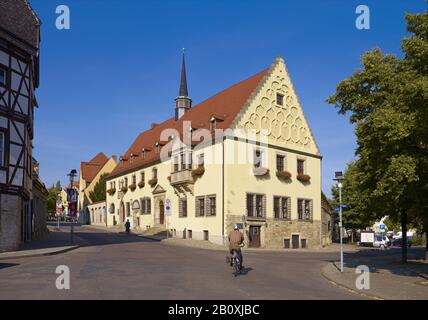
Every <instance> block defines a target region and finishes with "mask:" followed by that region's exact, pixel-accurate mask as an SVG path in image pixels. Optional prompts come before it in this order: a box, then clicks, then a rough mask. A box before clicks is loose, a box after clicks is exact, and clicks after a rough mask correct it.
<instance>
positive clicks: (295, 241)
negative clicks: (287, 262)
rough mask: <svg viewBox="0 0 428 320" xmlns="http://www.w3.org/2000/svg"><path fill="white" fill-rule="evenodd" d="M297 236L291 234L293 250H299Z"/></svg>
mask: <svg viewBox="0 0 428 320" xmlns="http://www.w3.org/2000/svg"><path fill="white" fill-rule="evenodd" d="M299 238H300V237H299V235H298V234H293V235H292V236H291V244H292V246H293V249H299V247H300V245H299Z"/></svg>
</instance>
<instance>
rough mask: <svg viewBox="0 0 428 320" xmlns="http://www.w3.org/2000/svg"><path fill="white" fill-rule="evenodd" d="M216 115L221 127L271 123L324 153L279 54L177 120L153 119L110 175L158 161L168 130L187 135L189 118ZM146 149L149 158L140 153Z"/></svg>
mask: <svg viewBox="0 0 428 320" xmlns="http://www.w3.org/2000/svg"><path fill="white" fill-rule="evenodd" d="M278 68H282V69H283V70H284V71H285V72H283V75H282V76H281V77H279V76H277V77H273V75H274V74H276V73H277V71H278V70H277V69H278ZM276 92H279V93H281V94H282V95H284V106H277V105H276V103H275V102H276ZM260 95H262V97H261V98H260ZM257 99H260V104H259V105H257V107H256V109H255V110H252V109H251V108H249V106H250V105H252V104H254V101H258V100H257ZM212 118H215V119H216V120H217V124H216V128H217V129H228V128H232V129H236V128H240V127H243V128H245V129H253V130H255V131H256V132H257V133H260V130H262V129H266V130H267V133H268V135H269V136H270V137H271V138H274V139H276V140H278V141H281V142H284V143H288V144H292V145H294V146H302V147H305V148H307V149H308V151H311V150H309V149H312V150H315V152H316V153H317V154H319V151H318V148H317V146H316V144H315V141H314V138H313V135H312V134H311V131H310V129H309V126H308V124H307V122H306V119H305V117H304V114H303V110H302V108H301V106H300V104H299V102H298V99H297V96H296V94H295V92H294V89H293V87H292V84H291V80H290V78H289V76H288V72H287V71H286V69H285V65H284V62H283V60H282V58H278V59H276V61H275V63H274V64H273V65H272V66H271V67H270V68H268V69H265V70H263V71H261V72H259V73H258V74H256V75H254V76H252V77H250V78H248V79H246V80H244V81H241V82H239V83H237V84H235V85H232V86H231V87H229V88H227V89H225V90H223V91H221V92H219V93H218V94H216V95H214V96H212V97H211V98H209V99H207V100H205V101H203V102H201V103H200V104H198V105H196V106H195V107H193V108H191V109H189V110H188V111H186V112H185V113H184V115H183V116H182V117H181V118H179V119H177V120H176V118H175V117H173V118H170V119H168V120H166V121H165V122H163V123H161V124H153V125H152V127H151V129H150V130H147V131H144V132H142V133H141V134H140V135H139V136H138V137H137V139H136V140H135V141H134V143H133V144H132V145H131V147H130V148H129V149H128V150H127V151H126V153H125V154H124V155H123V156H122V157H121V159H122V161H121V162H120V163H119V164H118V165H117V166H116V168H115V169H114V170H113V171H112V173H111V174H110V178H114V177H117V176H120V175H121V174H124V173H128V172H132V171H133V170H136V169H138V168H141V167H143V166H147V165H150V164H151V163H155V162H156V161H159V159H160V153H157V152H156V151H155V145H156V143H161V141H159V140H160V136H161V132H162V131H163V130H165V129H175V130H176V131H177V132H178V133H179V134H180V137H181V138H182V137H183V122H184V121H190V122H191V126H192V128H193V129H201V128H204V129H208V130H209V129H210V120H211V119H212ZM193 142H194V143H195V144H198V143H200V141H199V140H198V141H192V144H193ZM166 143H167V141H163V142H162V145H164V144H166ZM143 149H144V153H145V154H144V158H143V157H142V156H141V153H142V151H143ZM168 151H170V150H168ZM131 158H132V161H131Z"/></svg>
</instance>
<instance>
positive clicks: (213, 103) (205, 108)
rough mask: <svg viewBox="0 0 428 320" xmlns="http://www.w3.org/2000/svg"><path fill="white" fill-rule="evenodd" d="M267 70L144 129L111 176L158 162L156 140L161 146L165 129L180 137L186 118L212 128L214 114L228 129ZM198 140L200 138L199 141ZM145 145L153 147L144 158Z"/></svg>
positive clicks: (223, 127) (158, 154)
mask: <svg viewBox="0 0 428 320" xmlns="http://www.w3.org/2000/svg"><path fill="white" fill-rule="evenodd" d="M267 73H268V69H265V70H263V71H261V72H259V73H258V74H256V75H254V76H252V77H250V78H248V79H246V80H244V81H241V82H239V83H237V84H235V85H233V86H231V87H229V88H227V89H225V90H223V91H221V92H219V93H217V94H216V95H214V96H212V97H211V98H209V99H207V100H205V101H203V102H201V103H199V104H198V105H196V106H194V107H192V108H191V109H190V110H188V111H187V112H186V113H185V114H184V115H183V116H182V117H181V118H180V119H179V120H177V121H176V120H175V118H174V117H173V118H170V119H168V120H166V121H164V122H162V123H160V124H156V125H154V126H153V125H152V127H151V129H150V130H147V131H143V132H142V133H141V134H140V135H139V136H138V137H137V139H135V141H134V143H133V144H132V145H131V147H130V148H129V149H128V150H127V151H126V152H125V153H124V154H123V156H122V158H123V159H124V161H121V162H120V163H119V164H118V165H117V166H116V167H115V169H114V170H113V171H112V172H111V174H110V177H114V176H117V175H120V174H121V173H124V172H128V171H132V170H133V169H137V168H141V167H144V166H145V165H148V164H150V163H153V162H156V161H158V160H159V157H160V153H156V152H155V148H154V146H155V144H156V142H158V143H159V144H161V145H162V142H161V141H160V135H161V132H162V131H163V130H165V129H175V130H177V131H178V132H179V133H180V136H182V134H183V132H182V131H183V122H184V121H191V126H192V128H195V129H196V128H197V129H201V128H205V129H209V128H210V119H211V117H214V118H215V119H217V120H218V122H217V124H216V128H218V129H227V128H229V127H230V125H231V124H232V122H233V121H234V120H235V117H236V116H237V115H238V113H239V111H240V110H241V108H242V107H243V106H244V105H245V103H246V102H247V101H248V99H249V98H250V96H251V94H252V93H253V92H254V91H255V89H256V88H257V86H258V84H259V83H260V81H261V80H262V79H263V78H264V76H265V75H266V74H267ZM195 142H196V141H195ZM198 142H199V141H197V142H196V143H198ZM164 143H165V141H164ZM143 148H146V149H147V148H151V149H150V150H146V152H145V157H144V159H142V157H141V150H142V149H143ZM131 153H133V154H134V155H136V157H134V159H133V160H132V161H130V155H131Z"/></svg>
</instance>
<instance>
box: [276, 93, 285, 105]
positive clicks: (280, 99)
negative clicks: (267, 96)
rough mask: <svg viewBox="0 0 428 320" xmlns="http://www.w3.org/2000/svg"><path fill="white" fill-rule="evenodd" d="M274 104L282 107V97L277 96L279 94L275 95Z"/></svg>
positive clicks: (280, 95)
mask: <svg viewBox="0 0 428 320" xmlns="http://www.w3.org/2000/svg"><path fill="white" fill-rule="evenodd" d="M276 104H277V105H279V106H283V105H284V96H283V95H282V94H279V93H277V94H276Z"/></svg>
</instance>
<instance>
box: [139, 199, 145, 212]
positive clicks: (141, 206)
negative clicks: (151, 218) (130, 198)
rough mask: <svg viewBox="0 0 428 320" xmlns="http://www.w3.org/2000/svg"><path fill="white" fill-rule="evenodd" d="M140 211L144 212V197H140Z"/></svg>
mask: <svg viewBox="0 0 428 320" xmlns="http://www.w3.org/2000/svg"><path fill="white" fill-rule="evenodd" d="M140 213H141V214H144V199H143V198H140Z"/></svg>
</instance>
